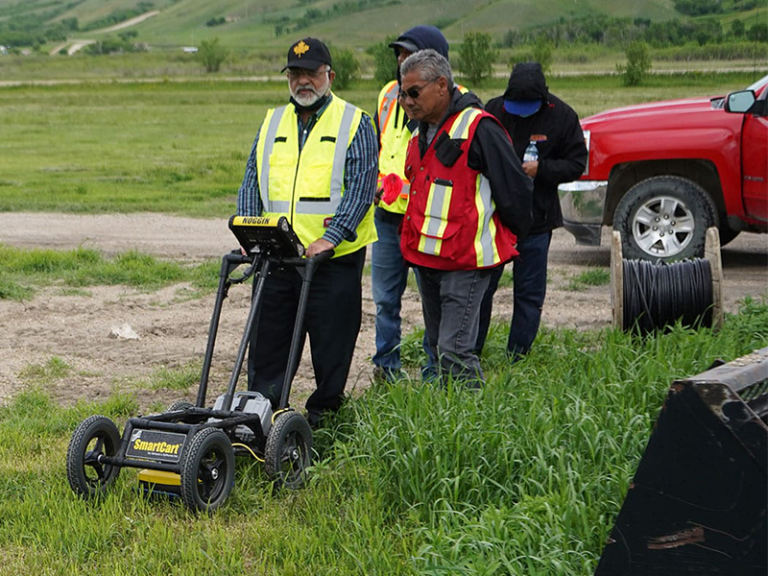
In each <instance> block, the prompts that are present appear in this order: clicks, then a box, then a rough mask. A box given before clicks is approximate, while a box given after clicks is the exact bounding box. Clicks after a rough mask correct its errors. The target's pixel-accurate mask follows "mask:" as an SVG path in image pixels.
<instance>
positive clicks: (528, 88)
mask: <svg viewBox="0 0 768 576" xmlns="http://www.w3.org/2000/svg"><path fill="white" fill-rule="evenodd" d="M548 98H549V89H548V88H547V83H546V81H545V80H544V71H543V70H542V69H541V64H539V63H538V62H524V63H521V64H516V65H515V67H514V69H513V70H512V74H510V76H509V82H508V84H507V90H506V91H505V92H504V100H542V101H543V102H545V103H546V102H547V101H548Z"/></svg>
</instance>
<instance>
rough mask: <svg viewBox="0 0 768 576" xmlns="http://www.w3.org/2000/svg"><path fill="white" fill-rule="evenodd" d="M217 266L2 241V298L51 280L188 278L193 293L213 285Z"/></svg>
mask: <svg viewBox="0 0 768 576" xmlns="http://www.w3.org/2000/svg"><path fill="white" fill-rule="evenodd" d="M218 267H219V263H218V262H214V261H208V262H204V263H202V264H196V265H182V264H178V263H175V262H168V261H163V260H160V259H158V258H155V257H154V256H150V255H147V254H142V253H140V252H136V251H128V252H123V253H120V254H117V255H116V256H114V257H105V256H104V255H102V254H101V253H100V252H98V251H97V250H93V249H89V248H76V249H74V250H64V251H59V250H43V249H33V250H25V249H20V248H14V247H11V246H7V245H4V244H0V278H2V280H1V281H0V300H2V299H8V300H28V299H30V298H31V297H32V296H33V295H34V293H35V290H36V287H37V286H48V285H51V284H54V285H61V286H62V287H63V288H65V289H76V290H77V289H82V288H83V287H86V286H95V285H125V286H132V287H136V288H141V289H145V290H152V289H157V288H160V287H163V286H168V285H171V284H176V283H181V282H188V283H190V284H191V285H192V287H193V289H194V291H193V292H192V294H191V296H195V294H197V293H204V292H211V291H212V290H214V289H215V288H216V286H217V283H218V274H217V270H218Z"/></svg>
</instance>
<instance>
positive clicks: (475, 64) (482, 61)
mask: <svg viewBox="0 0 768 576" xmlns="http://www.w3.org/2000/svg"><path fill="white" fill-rule="evenodd" d="M491 42H492V38H491V35H490V34H487V33H485V32H470V33H468V34H466V35H465V36H464V42H463V43H462V45H461V48H459V70H461V73H462V75H464V76H465V77H466V78H467V79H468V80H469V81H470V82H471V83H472V85H474V86H477V85H479V84H481V83H482V81H483V80H485V79H486V78H490V76H491V73H492V72H493V61H494V60H495V59H496V55H497V51H496V49H495V48H494V47H493V45H492V43H491Z"/></svg>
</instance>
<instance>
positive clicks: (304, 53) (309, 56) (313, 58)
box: [281, 38, 331, 72]
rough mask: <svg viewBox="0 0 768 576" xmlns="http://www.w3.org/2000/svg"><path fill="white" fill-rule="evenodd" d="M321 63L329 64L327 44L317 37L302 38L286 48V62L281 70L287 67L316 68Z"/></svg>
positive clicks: (329, 54)
mask: <svg viewBox="0 0 768 576" xmlns="http://www.w3.org/2000/svg"><path fill="white" fill-rule="evenodd" d="M323 64H328V66H331V52H330V51H329V50H328V46H326V45H325V44H324V43H323V42H322V41H320V40H318V39H317V38H302V39H301V40H299V41H298V42H294V43H293V44H292V45H291V47H290V48H288V63H287V64H286V65H285V68H283V69H282V70H281V72H285V71H286V70H287V69H288V68H306V69H307V70H317V69H318V68H320V66H322V65H323Z"/></svg>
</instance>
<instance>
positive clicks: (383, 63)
mask: <svg viewBox="0 0 768 576" xmlns="http://www.w3.org/2000/svg"><path fill="white" fill-rule="evenodd" d="M395 39H396V37H395V36H387V37H386V38H385V39H384V42H379V43H378V44H374V45H373V46H369V47H368V48H367V49H366V52H367V53H368V54H370V55H371V56H373V61H374V63H375V66H376V69H375V71H374V73H373V77H374V78H375V80H376V82H377V83H378V84H381V85H384V84H386V83H387V82H389V81H390V80H394V79H395V78H397V60H396V59H395V54H394V52H393V50H392V48H390V47H389V44H390V43H391V42H393V41H394V40H395Z"/></svg>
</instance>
